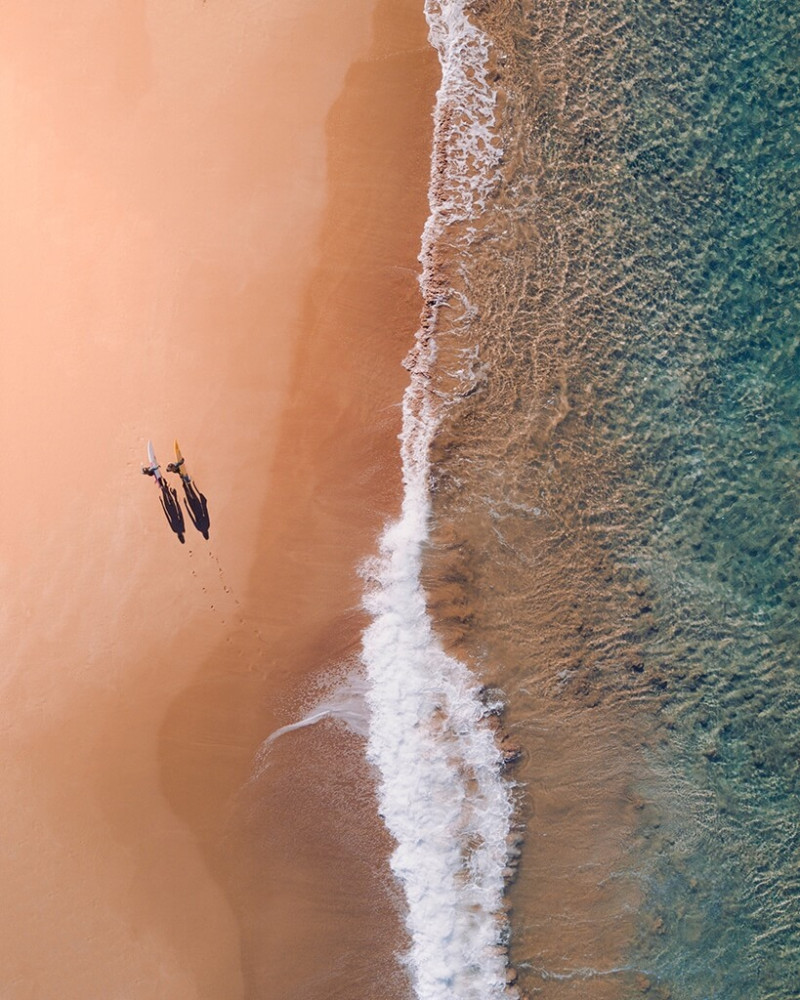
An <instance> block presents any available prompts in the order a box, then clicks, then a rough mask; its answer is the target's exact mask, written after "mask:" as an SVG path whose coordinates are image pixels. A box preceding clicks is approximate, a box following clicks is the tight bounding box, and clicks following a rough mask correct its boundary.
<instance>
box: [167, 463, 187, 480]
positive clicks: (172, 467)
mask: <svg viewBox="0 0 800 1000" xmlns="http://www.w3.org/2000/svg"><path fill="white" fill-rule="evenodd" d="M185 461H186V459H185V458H183V457H182V458H181V460H180V461H179V462H170V463H169V465H168V466H167V472H177V473H178V475H179V476H180V477H181V479H182V480H183V482H184V483H190V482H191V481H192V480H191V477H190V476H189V475H188V474H187V473H186V472H182V471H181V469H182V467H183V464H184V462H185Z"/></svg>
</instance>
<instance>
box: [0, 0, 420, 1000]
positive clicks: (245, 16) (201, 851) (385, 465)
mask: <svg viewBox="0 0 800 1000" xmlns="http://www.w3.org/2000/svg"><path fill="white" fill-rule="evenodd" d="M419 6H420V5H419V4H418V3H417V2H416V0H414V2H410V0H402V2H400V3H392V4H389V3H385V2H380V3H379V4H378V5H377V6H376V5H375V3H374V0H354V2H348V3H343V2H322V0H294V2H293V3H292V4H290V5H287V4H285V3H283V4H279V3H275V2H272V0H260V2H254V0H251V2H247V0H235V2H227V3H224V4H223V3H220V2H219V0H208V2H206V3H201V2H199V0H191V2H189V0H171V2H168V3H162V4H149V5H148V4H145V3H144V2H143V0H142V2H136V0H126V2H125V3H123V4H120V5H114V6H110V5H109V4H108V3H107V2H106V0H76V3H73V4H70V5H66V6H65V5H63V4H56V3H54V2H52V0H40V2H38V3H36V4H30V5H18V6H17V7H15V8H14V9H13V10H9V11H8V12H6V15H5V16H4V23H3V28H2V34H0V56H2V58H1V59H0V62H1V63H2V66H3V71H2V74H3V75H2V81H3V86H2V90H0V95H2V96H0V116H2V118H1V120H2V128H3V133H4V135H5V137H6V141H5V143H4V153H3V157H2V160H0V171H2V225H3V240H2V251H0V252H2V262H1V263H2V266H1V267H0V275H1V276H2V277H1V278H0V280H1V281H2V288H1V289H0V302H2V319H3V324H2V325H3V332H2V346H0V362H1V367H0V378H2V392H1V393H0V407H2V410H1V411H0V412H1V413H2V418H1V419H2V431H3V442H4V461H3V466H4V471H5V486H4V487H3V489H2V491H0V514H1V516H2V545H1V547H0V587H1V588H2V596H1V599H0V616H1V617H0V636H1V637H2V649H3V664H2V672H1V673H0V676H1V677H2V681H1V682H0V683H1V685H2V686H1V688H0V692H1V696H2V725H3V734H2V749H3V764H4V766H3V769H2V772H0V809H2V814H3V830H2V833H1V834H0V838H2V844H3V846H2V851H0V889H1V890H2V896H3V907H2V915H0V992H2V994H3V997H4V998H9V1000H17V998H23V997H25V998H28V997H32V998H33V997H35V998H40V997H55V996H58V997H59V998H62V1000H71V998H75V1000H78V998H80V1000H86V998H87V997H99V996H103V997H111V996H125V997H131V998H137V1000H138V998H143V1000H144V998H147V1000H149V998H152V997H158V996H169V997H170V998H173V1000H183V998H199V997H204V998H205V997H207V998H209V1000H211V998H213V1000H220V998H238V997H259V998H267V1000H269V998H271V997H276V998H277V997H284V996H288V995H290V994H291V995H292V996H297V997H316V996H326V997H328V996H331V997H332V996H337V995H341V996H343V997H345V996H346V997H348V998H349V1000H354V998H355V997H359V996H364V997H365V998H366V997H367V996H370V997H376V996H379V995H381V994H380V992H377V993H376V990H375V983H374V981H373V982H372V983H370V982H369V977H370V975H372V974H373V972H374V975H375V976H378V974H379V973H380V970H381V968H383V970H384V974H385V973H386V970H387V969H388V968H389V966H390V964H391V959H392V950H393V948H394V947H395V946H396V945H397V942H398V938H399V930H398V927H399V924H398V919H397V916H396V914H395V911H394V909H393V907H392V905H391V901H390V900H389V899H388V898H385V897H384V895H383V894H382V892H381V891H380V890H381V886H382V885H383V884H384V881H385V875H386V872H385V856H386V852H387V850H388V846H389V845H388V843H387V841H386V837H385V835H384V834H383V833H382V831H381V828H380V826H379V823H378V820H377V817H376V816H375V814H374V811H373V806H374V803H373V801H372V798H371V791H370V787H369V781H368V776H367V774H366V772H365V770H364V765H363V764H362V763H360V758H359V756H358V753H357V747H354V745H353V742H354V741H352V740H348V739H347V738H346V737H344V736H342V735H341V734H337V733H336V732H335V731H332V730H330V729H319V730H318V734H317V736H316V737H315V738H314V739H312V740H309V738H308V736H305V737H304V738H305V739H306V742H305V743H304V744H303V745H302V746H303V750H302V753H303V757H302V766H300V761H299V759H298V758H297V756H296V754H297V748H298V746H299V744H297V743H295V744H291V743H290V742H289V738H288V737H287V738H286V742H285V743H284V744H280V743H279V744H276V745H275V746H276V753H275V755H274V756H273V758H272V763H271V766H270V769H269V771H268V772H267V773H266V777H262V779H260V780H259V781H256V782H254V783H251V784H250V785H249V786H247V787H246V788H245V790H244V791H241V789H242V786H243V785H244V783H245V782H246V781H247V779H248V778H249V777H250V775H251V774H252V762H253V756H254V754H255V753H256V751H257V749H258V747H259V745H260V744H261V742H262V741H263V740H264V739H265V738H266V736H267V735H268V734H269V732H270V731H271V730H272V729H273V728H275V727H276V726H278V725H281V724H283V723H284V722H286V721H292V718H291V714H292V711H293V699H294V700H295V701H297V700H298V699H299V698H300V695H301V694H302V693H303V691H304V687H303V681H304V679H305V678H306V677H307V676H308V675H309V674H311V673H313V672H315V671H320V670H325V669H328V668H331V667H332V666H335V665H336V664H337V663H338V662H339V661H340V660H341V659H342V658H343V657H346V656H347V655H349V654H351V653H352V652H353V650H354V648H355V646H356V644H357V639H358V632H359V628H360V627H361V624H362V621H361V614H360V612H359V611H358V600H359V592H360V582H359V579H358V576H357V573H356V566H357V564H358V562H359V560H360V559H361V558H363V557H364V556H365V555H366V554H368V553H369V552H370V551H371V550H372V549H373V547H374V543H375V538H376V535H377V532H378V530H379V528H380V525H381V524H382V523H383V521H384V520H385V518H386V517H387V516H388V515H390V514H391V513H392V512H393V511H395V510H396V507H397V503H398V497H399V462H398V458H397V455H396V441H395V435H396V433H397V431H398V429H399V410H398V407H397V404H398V403H399V400H400V396H401V393H402V388H403V385H404V383H405V373H404V372H403V370H402V368H401V367H400V361H401V359H402V357H403V355H404V353H405V351H406V350H407V349H408V348H409V347H410V345H411V343H412V338H413V332H414V329H415V327H416V324H417V320H418V315H419V307H420V303H419V297H418V291H417V287H416V272H417V264H416V260H415V257H416V253H417V251H418V246H419V234H420V231H421V229H422V225H423V222H424V218H425V215H426V202H425V188H426V183H427V174H428V168H429V142H430V138H429V136H430V123H429V118H428V114H429V110H430V108H431V106H432V102H433V91H434V89H435V85H436V76H437V71H436V65H435V57H434V55H433V52H432V50H430V49H429V48H428V47H427V44H426V42H425V24H424V21H423V17H422V12H421V10H420V9H418V8H419ZM176 436H177V437H178V439H179V440H180V442H181V445H182V447H183V450H184V453H185V455H186V459H187V466H188V468H189V471H190V472H191V473H193V474H194V475H195V476H196V479H197V482H198V485H199V486H200V488H201V489H202V490H203V492H204V493H205V494H206V495H207V496H208V499H209V507H210V513H211V538H210V541H209V542H205V541H204V540H203V539H202V538H201V537H200V536H199V535H198V534H197V533H196V532H195V531H194V529H193V528H192V526H191V525H190V524H188V522H187V534H186V544H185V545H180V544H179V543H178V541H177V539H176V537H175V536H174V535H172V534H171V532H170V530H169V528H168V526H167V523H166V521H165V519H164V517H163V515H162V512H161V510H160V508H159V505H158V497H157V491H156V489H155V487H154V485H153V483H152V482H150V481H149V480H147V479H146V478H145V477H143V476H142V475H141V474H140V473H139V466H140V465H141V463H142V462H143V461H144V460H145V444H146V441H147V439H148V438H150V437H152V439H153V441H154V444H155V446H156V451H157V454H158V457H159V459H160V461H161V462H162V465H166V463H167V462H168V461H170V460H171V458H172V455H171V453H170V449H171V443H172V439H173V438H174V437H176ZM174 485H176V486H177V480H175V482H174ZM326 768H327V769H328V774H327V776H325V775H324V772H325V769H326ZM321 773H322V774H323V778H324V780H321V779H320V774H321ZM332 790H333V791H332ZM334 793H335V794H334ZM265 805H266V806H268V809H267V811H266V812H265V811H264V806H265ZM342 815H347V816H349V821H350V823H351V827H349V828H347V829H345V828H343V827H342V825H341V817H342ZM337 824H338V825H337ZM348 838H349V839H348ZM365 901H369V906H367V907H365V905H364V904H365ZM370 907H371V909H370ZM370 953H371V954H372V957H370ZM348 963H349V964H348ZM351 968H352V969H353V970H355V972H356V973H357V975H356V976H355V977H354V976H351V977H350V982H351V984H354V988H352V989H350V990H349V992H348V990H347V988H346V978H343V976H342V975H341V972H342V970H343V969H344V970H345V973H347V971H348V970H349V969H351ZM337 969H338V970H339V972H338V973H337V972H336V970H337ZM337 975H338V976H339V978H338V979H337V978H336V977H337ZM326 977H327V980H329V982H328V985H326ZM358 977H361V978H360V980H359V981H358V982H356V979H357V978H358ZM383 995H385V996H389V995H391V987H390V986H388V985H387V986H386V987H385V992H384V993H383Z"/></svg>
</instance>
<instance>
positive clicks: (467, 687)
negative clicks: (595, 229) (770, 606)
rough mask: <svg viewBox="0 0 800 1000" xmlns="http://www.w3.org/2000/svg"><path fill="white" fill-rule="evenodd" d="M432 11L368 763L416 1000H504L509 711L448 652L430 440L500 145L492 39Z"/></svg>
mask: <svg viewBox="0 0 800 1000" xmlns="http://www.w3.org/2000/svg"><path fill="white" fill-rule="evenodd" d="M425 13H426V17H427V19H428V24H429V37H430V41H431V44H432V45H433V46H434V47H435V48H436V50H437V52H438V55H439V60H440V64H441V69H442V83H441V86H440V88H439V91H438V93H437V98H436V107H435V110H434V143H433V155H432V169H431V181H430V186H429V204H430V215H429V218H428V221H427V223H426V226H425V230H424V233H423V237H422V250H421V253H420V262H421V264H422V274H421V278H420V283H421V290H422V295H423V299H424V301H425V302H426V304H427V307H428V313H427V315H426V321H425V322H424V323H423V325H422V328H421V329H420V331H419V333H418V334H417V342H416V346H415V348H414V350H413V351H412V353H411V355H410V357H409V359H408V362H407V365H408V368H409V371H410V375H411V378H410V383H409V385H408V388H407V389H406V392H405V395H404V399H403V424H402V432H401V435H400V442H401V454H402V467H403V486H404V493H403V503H402V510H401V516H400V518H399V520H397V521H396V522H394V523H392V524H390V525H389V526H388V527H387V528H386V530H385V531H384V533H383V536H382V538H381V540H380V547H379V553H378V555H377V556H376V557H375V558H374V559H372V560H370V561H369V562H368V563H367V564H366V565H365V566H364V567H363V576H364V579H365V596H364V605H365V607H366V609H367V611H368V612H369V614H370V616H371V619H372V621H371V624H370V625H369V627H368V628H367V629H366V631H365V633H364V636H363V641H362V650H361V661H362V666H363V669H364V671H365V674H366V679H367V688H366V694H365V697H366V703H367V706H368V736H367V755H368V758H369V760H370V761H371V762H372V763H373V764H374V765H375V766H376V768H377V771H378V774H379V783H378V784H379V787H378V795H379V803H380V810H381V816H382V818H383V820H384V822H385V824H386V826H387V828H388V830H389V831H390V833H391V834H392V836H393V837H394V840H395V841H396V848H395V850H394V852H393V855H392V858H391V866H392V870H393V872H394V874H395V876H396V877H397V878H398V879H399V881H400V883H401V885H402V887H403V890H404V893H405V898H406V903H407V913H406V926H407V929H408V932H409V935H410V939H411V947H410V950H409V953H408V954H407V955H406V956H404V961H405V964H406V967H407V969H408V973H409V976H410V979H411V982H412V984H413V987H414V990H415V992H416V995H417V997H418V998H419V1000H444V998H447V1000H499V998H504V1000H509V998H511V997H513V996H515V995H516V991H515V990H514V988H513V987H509V986H507V983H506V975H507V955H506V947H505V944H506V939H507V933H508V927H507V922H506V918H505V912H504V909H503V901H504V899H503V897H504V889H505V875H506V873H507V865H508V843H509V835H510V828H511V820H512V800H511V788H510V785H509V782H508V781H507V780H506V779H504V778H503V776H502V766H503V757H502V754H501V752H500V750H499V748H498V746H497V743H496V739H495V733H494V729H493V728H492V726H491V725H490V721H489V716H490V714H491V713H492V712H493V711H494V710H495V709H496V708H497V707H498V706H495V705H491V704H487V703H486V700H485V698H483V697H482V693H481V687H480V684H479V682H478V680H477V679H476V677H475V676H474V675H473V674H472V673H471V672H470V671H469V670H468V669H467V667H466V666H465V665H464V664H463V663H461V662H459V661H458V660H457V659H454V658H453V657H452V656H450V655H448V654H447V653H446V652H445V651H444V649H443V647H442V645H441V643H440V642H439V640H438V638H437V636H436V635H435V633H434V629H433V625H432V622H431V619H430V617H429V615H428V612H427V608H426V600H425V594H424V591H423V588H422V585H421V582H420V571H421V565H422V554H423V549H424V546H425V543H426V541H427V538H428V522H429V517H430V497H429V478H430V468H429V458H428V454H429V447H430V443H431V440H432V437H433V435H434V433H435V431H436V428H437V420H438V417H437V414H438V413H440V412H441V408H442V406H444V405H446V403H447V401H446V399H443V398H442V397H441V395H440V394H438V393H436V392H434V391H433V390H432V388H431V385H430V377H429V376H430V371H431V368H432V365H433V364H434V362H435V355H436V342H435V333H436V319H437V315H438V312H439V310H440V309H441V308H442V307H443V306H444V305H445V304H446V302H447V301H448V298H449V297H452V296H453V295H454V294H455V293H454V291H453V290H452V289H446V288H442V283H441V277H440V276H439V275H438V274H437V273H436V269H435V265H434V259H435V250H436V246H437V244H438V243H439V241H441V240H442V239H443V237H445V235H447V239H448V240H449V241H450V245H451V246H452V241H453V239H455V238H458V239H463V240H468V239H469V233H470V228H471V227H470V224H471V223H472V222H473V221H474V220H476V219H478V218H479V216H480V213H481V211H482V209H483V206H484V204H485V199H486V197H487V195H488V193H489V191H490V189H491V186H492V183H493V178H494V176H495V173H496V170H497V165H498V161H499V157H500V150H499V148H498V146H497V142H496V139H495V136H494V131H493V126H494V115H495V94H494V92H493V90H492V88H491V86H490V85H489V82H488V79H487V65H488V56H489V48H488V41H487V39H486V38H485V36H484V35H483V34H482V33H481V32H480V31H479V30H478V29H477V28H476V27H475V26H474V25H473V24H472V23H471V22H470V21H469V19H468V17H467V15H466V13H465V4H464V3H463V2H462V0H441V2H436V0H428V2H427V3H426V6H425ZM456 225H457V226H458V231H459V233H461V234H462V235H461V236H459V237H455V236H454V234H453V228H452V227H454V226H456ZM465 245H466V244H465Z"/></svg>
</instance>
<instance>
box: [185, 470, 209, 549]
mask: <svg viewBox="0 0 800 1000" xmlns="http://www.w3.org/2000/svg"><path fill="white" fill-rule="evenodd" d="M182 482H183V492H184V493H185V494H186V498H185V499H184V501H183V502H184V504H185V505H186V510H187V512H188V514H189V520H190V521H191V522H192V524H193V525H194V526H195V528H197V530H198V531H199V532H200V534H201V535H202V536H203V538H205V539H208V529H209V528H210V527H211V518H210V517H209V516H208V501H207V500H206V498H205V497H204V496H203V494H202V493H200V492H199V491H198V490H196V489H195V487H194V483H192V482H188V483H187V481H186V480H185V479H184V480H182Z"/></svg>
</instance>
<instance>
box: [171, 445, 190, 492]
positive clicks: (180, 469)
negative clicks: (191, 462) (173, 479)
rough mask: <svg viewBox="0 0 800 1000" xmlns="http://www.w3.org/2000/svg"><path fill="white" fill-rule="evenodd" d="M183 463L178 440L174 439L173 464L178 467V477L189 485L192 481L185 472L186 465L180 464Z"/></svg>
mask: <svg viewBox="0 0 800 1000" xmlns="http://www.w3.org/2000/svg"><path fill="white" fill-rule="evenodd" d="M183 461H184V458H183V455H181V449H180V445H179V444H178V440H177V438H176V439H175V463H176V465H177V466H178V475H179V476H180V477H181V479H183V480H184V481H185V482H187V483H190V482H191V481H192V480H191V477H190V476H189V473H188V472H187V471H186V464H185V463H184V464H183V465H181V464H180V463H181V462H183Z"/></svg>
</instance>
